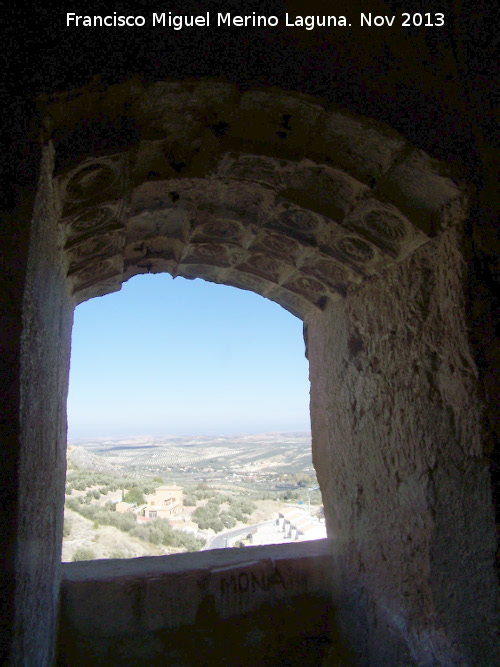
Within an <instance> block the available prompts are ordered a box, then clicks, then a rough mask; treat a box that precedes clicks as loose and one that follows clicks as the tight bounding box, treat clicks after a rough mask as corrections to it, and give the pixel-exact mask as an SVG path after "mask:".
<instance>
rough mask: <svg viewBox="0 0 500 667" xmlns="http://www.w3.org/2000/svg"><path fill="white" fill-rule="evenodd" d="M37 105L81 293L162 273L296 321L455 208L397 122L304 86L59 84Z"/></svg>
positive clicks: (438, 172) (442, 224)
mask: <svg viewBox="0 0 500 667" xmlns="http://www.w3.org/2000/svg"><path fill="white" fill-rule="evenodd" d="M42 113H43V124H44V127H45V131H46V133H47V135H48V137H51V138H52V139H53V142H54V145H55V151H56V175H55V177H56V179H57V192H58V193H59V202H58V205H59V207H60V223H61V230H62V236H63V243H64V246H65V249H66V253H67V258H68V276H69V278H70V279H71V284H72V289H73V292H74V296H75V300H76V302H77V303H79V302H81V301H84V300H86V299H88V298H91V297H93V296H97V295H102V294H106V293H108V292H111V291H114V290H117V289H119V288H120V286H121V283H122V282H123V281H124V280H127V279H128V278H130V277H132V276H134V275H136V274H139V273H148V272H150V273H158V272H168V273H170V274H171V275H173V276H174V277H175V276H178V275H180V276H184V277H185V278H196V277H200V278H204V279H206V280H209V281H213V282H217V283H224V284H226V285H233V286H236V287H240V288H243V289H249V290H252V291H254V292H257V293H259V294H262V295H263V296H265V297H267V298H269V299H272V300H273V301H276V302H277V303H279V304H281V305H282V306H283V307H284V308H286V309H287V310H289V311H290V312H292V313H293V314H295V315H297V316H299V317H301V318H304V317H305V316H306V315H307V313H308V312H310V311H311V310H312V309H322V308H324V307H325V304H326V303H327V301H328V300H329V299H330V300H338V299H342V298H344V297H345V296H346V294H347V293H348V291H349V290H350V289H352V288H353V287H356V286H357V285H359V284H360V283H362V282H363V280H365V279H366V278H369V277H370V276H373V275H375V274H379V273H380V272H382V271H383V270H384V269H385V268H386V267H388V266H390V265H392V264H394V263H395V262H398V261H401V260H402V259H403V258H405V257H407V256H408V255H409V254H410V253H411V252H413V251H414V250H415V249H416V248H418V247H420V246H421V245H422V244H424V243H426V242H427V241H428V240H429V238H431V237H432V236H435V235H436V234H438V233H439V232H440V231H441V230H443V229H444V228H446V226H447V225H448V224H449V220H451V219H452V218H453V219H456V216H457V206H458V207H459V208H458V210H460V207H461V205H462V203H461V200H462V197H461V193H460V191H459V190H458V188H457V187H456V186H455V185H454V184H453V182H452V181H451V180H449V179H448V178H447V177H446V175H445V174H444V173H443V171H442V168H441V166H440V164H439V163H438V162H437V161H436V160H433V159H431V158H430V157H429V156H428V155H427V154H426V153H424V152H423V151H421V150H420V149H417V148H415V147H413V146H411V145H410V144H408V143H407V142H406V141H405V140H404V138H403V137H402V136H401V135H399V134H398V133H397V132H395V131H394V130H392V129H391V128H389V127H388V126H384V125H383V124H380V123H376V122H374V121H372V120H369V119H366V118H364V117H362V116H356V115H353V114H351V113H348V112H346V111H345V110H342V109H340V110H339V109H334V108H331V107H328V108H327V107H326V106H325V104H324V103H323V102H322V101H319V100H317V99H316V98H312V97H309V96H306V95H302V94H298V93H285V92H283V91H279V90H276V89H257V90H250V91H246V92H244V93H241V92H239V91H238V89H237V88H236V87H235V86H232V85H230V84H226V83H220V82H217V81H211V80H200V81H194V82H183V83H180V82H172V81H169V82H158V83H155V84H150V85H147V86H146V85H144V84H142V83H140V82H138V81H136V80H132V81H129V82H127V83H125V84H120V85H117V86H112V87H110V88H107V89H102V90H99V89H95V88H94V89H92V88H90V89H83V90H80V91H73V92H71V93H66V94H62V95H58V96H57V97H55V98H52V99H51V100H50V102H49V103H48V104H46V105H45V108H44V109H43V112H42ZM76 149H78V150H76ZM75 153H76V154H78V155H79V157H78V158H75V157H74V155H75ZM66 155H68V156H69V155H71V158H68V159H66V157H65V156H66Z"/></svg>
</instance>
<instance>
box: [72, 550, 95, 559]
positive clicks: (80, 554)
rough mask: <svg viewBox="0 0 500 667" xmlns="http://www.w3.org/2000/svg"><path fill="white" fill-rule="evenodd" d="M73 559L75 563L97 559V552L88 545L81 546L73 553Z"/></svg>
mask: <svg viewBox="0 0 500 667" xmlns="http://www.w3.org/2000/svg"><path fill="white" fill-rule="evenodd" d="M72 560H73V562H74V563H76V562H77V561H81V560H95V553H94V552H93V551H92V549H88V548H87V547H79V548H78V549H77V550H76V551H75V553H74V554H73V558H72Z"/></svg>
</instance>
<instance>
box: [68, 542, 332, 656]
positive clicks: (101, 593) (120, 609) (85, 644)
mask: <svg viewBox="0 0 500 667" xmlns="http://www.w3.org/2000/svg"><path fill="white" fill-rule="evenodd" d="M331 590H332V555H331V545H330V544H329V543H328V541H327V540H318V541H315V542H309V543H302V544H299V543H297V544H290V545H287V546H280V547H276V546H271V547H249V548H245V549H220V550H215V551H207V552H202V553H198V554H182V555H181V556H167V557H160V558H136V559H133V560H128V561H93V562H87V563H68V564H65V565H63V581H62V600H61V628H60V644H59V660H60V661H62V662H63V664H65V665H67V666H68V667H69V666H70V665H76V664H90V663H91V662H92V661H95V660H97V661H98V663H101V662H103V661H105V660H107V661H108V663H107V664H110V665H114V664H118V662H119V657H118V656H117V655H115V650H116V647H117V646H119V645H120V643H122V642H126V643H127V652H128V654H129V656H130V655H131V654H132V655H134V654H135V655H137V656H139V655H142V656H144V655H146V656H148V658H149V659H150V660H161V661H162V662H165V661H167V662H169V661H170V660H172V659H173V655H172V653H173V652H174V651H175V650H176V648H177V650H179V648H180V647H179V646H177V647H176V646H175V641H174V642H172V638H173V639H174V640H178V639H179V637H178V636H177V635H176V633H178V632H179V631H184V632H186V633H188V634H189V633H191V635H192V641H191V642H188V644H189V646H190V647H191V648H193V649H194V650H195V652H196V651H198V650H201V647H202V646H203V643H204V642H206V641H207V640H208V639H209V638H210V637H211V636H212V637H213V636H214V634H215V633H216V632H217V627H218V626H219V625H220V624H221V623H222V624H223V622H224V621H232V623H234V624H236V625H239V624H240V623H241V625H242V626H243V627H245V626H246V625H247V622H246V621H245V618H246V617H248V616H249V615H250V616H252V615H255V614H258V613H259V612H261V611H262V609H263V608H265V607H266V605H267V606H269V607H270V608H272V610H273V611H272V613H273V615H274V616H275V617H276V621H278V619H280V621H281V623H284V624H287V625H289V627H288V629H286V625H284V626H283V632H284V634H285V635H286V637H287V640H288V641H290V640H291V639H293V636H294V632H296V629H295V627H294V623H293V621H292V623H290V621H291V618H293V616H297V615H298V616H299V617H300V622H299V623H298V624H297V625H298V626H300V632H301V634H302V637H306V636H308V635H313V636H314V634H315V633H318V634H319V633H321V634H323V635H324V636H325V639H326V640H327V641H329V638H330V631H329V627H328V626H329V620H328V617H329V616H330V614H331ZM304 596H307V597H309V599H310V600H311V601H313V600H314V601H315V604H316V609H315V612H316V613H317V611H318V610H320V611H321V613H322V614H323V618H321V619H318V618H317V617H316V616H315V615H310V612H309V610H308V609H306V608H304V607H303V605H302V604H301V600H302V598H303V597H304ZM301 607H302V609H301ZM208 615H209V618H208ZM252 618H253V616H252ZM318 620H319V621H320V622H319V624H318ZM207 621H208V623H209V625H208V626H207V625H205V624H206V623H207ZM252 625H253V629H251V628H246V629H245V633H243V636H242V637H241V640H240V639H238V641H241V646H240V650H241V651H245V645H247V647H248V644H251V645H253V648H255V649H259V650H260V651H263V650H266V649H267V650H268V649H269V648H270V647H269V646H268V644H269V641H270V642H271V643H274V644H276V645H277V647H278V646H279V645H280V644H281V642H282V640H281V639H280V637H279V633H278V634H276V633H275V632H274V630H275V629H274V628H272V629H271V628H269V627H268V628H267V630H265V631H264V632H262V631H259V632H257V631H256V630H257V628H256V624H255V621H253V623H252ZM270 630H271V632H270ZM169 633H170V635H171V637H170V636H169ZM193 641H196V642H198V643H199V644H198V646H196V645H195V646H193V645H192V644H193ZM191 648H189V647H185V648H184V649H183V650H184V651H190V650H191ZM282 650H283V649H282ZM205 658H206V657H205ZM189 664H191V663H189Z"/></svg>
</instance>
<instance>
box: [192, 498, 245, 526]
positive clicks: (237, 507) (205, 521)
mask: <svg viewBox="0 0 500 667" xmlns="http://www.w3.org/2000/svg"><path fill="white" fill-rule="evenodd" d="M209 491H211V492H212V495H211V497H210V500H209V501H208V503H207V504H206V505H204V506H202V507H198V508H197V509H196V510H195V511H194V513H193V521H196V523H197V524H198V526H199V527H200V528H201V530H205V529H209V528H211V529H212V530H214V531H215V532H216V533H220V532H221V531H222V530H224V528H233V527H234V526H235V525H236V523H237V522H238V521H242V522H244V523H247V522H248V517H249V515H250V514H252V512H253V511H254V510H255V504H254V503H253V502H252V501H251V500H248V499H247V498H235V497H234V496H229V495H222V494H220V493H217V492H216V491H213V490H211V489H203V492H204V493H208V492H209ZM196 493H197V492H194V497H196ZM193 504H194V503H193ZM221 505H229V507H228V508H224V509H221Z"/></svg>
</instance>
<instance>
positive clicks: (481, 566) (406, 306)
mask: <svg viewBox="0 0 500 667" xmlns="http://www.w3.org/2000/svg"><path fill="white" fill-rule="evenodd" d="M459 248H460V234H459V233H457V231H456V230H455V229H451V230H448V231H447V232H446V233H444V234H443V235H442V236H441V237H440V238H439V239H436V240H435V241H434V242H433V243H432V244H427V245H425V246H423V247H421V248H420V249H419V250H418V251H416V252H415V253H414V254H413V255H411V256H410V257H409V258H407V259H406V260H405V261H404V262H403V263H401V264H399V265H397V266H396V267H394V268H393V269H392V270H391V271H386V272H385V273H384V274H383V276H379V277H376V278H373V279H371V280H370V281H366V282H365V283H363V284H362V285H361V286H360V287H359V288H358V290H357V291H356V292H354V291H352V292H351V293H350V295H349V298H348V299H346V300H344V301H341V302H337V303H334V304H330V306H329V307H328V308H327V309H326V311H325V313H324V314H323V315H321V316H318V315H315V314H314V313H311V315H310V316H309V318H308V320H307V341H308V345H307V346H308V355H309V361H310V379H311V419H312V430H313V459H314V464H315V468H316V471H317V474H318V479H319V480H320V485H321V488H322V490H323V494H324V498H325V503H326V505H327V506H328V509H327V510H326V513H327V522H328V526H329V534H330V535H332V536H333V535H335V537H336V540H337V541H336V553H337V555H338V558H339V561H338V567H339V568H342V567H343V576H344V583H343V586H342V590H343V591H344V594H345V607H346V608H345V612H344V613H341V614H340V615H339V618H343V621H342V622H343V623H345V631H346V632H347V633H348V634H350V635H351V637H352V639H351V641H352V645H353V646H357V648H358V650H359V654H360V655H362V654H363V653H364V652H366V651H368V652H369V653H370V655H371V660H372V661H373V663H374V664H393V663H394V662H396V663H398V664H402V663H404V661H405V660H410V659H411V660H412V661H414V662H415V664H418V665H427V664H429V665H430V664H462V663H464V664H467V663H468V662H469V661H470V663H472V664H490V663H491V664H493V662H494V661H495V657H494V656H495V650H496V648H495V642H494V640H493V638H492V635H491V631H490V628H491V627H492V626H493V624H494V615H495V605H496V592H495V575H494V569H493V563H494V552H495V540H494V535H493V533H492V532H491V530H490V529H489V528H488V526H491V525H492V522H493V516H492V511H491V506H490V504H489V502H488V500H487V499H488V497H489V493H490V492H489V480H488V474H487V468H486V466H485V461H484V459H483V454H482V450H481V442H480V437H479V432H480V429H479V426H478V425H479V423H480V416H481V401H480V395H479V394H478V392H477V370H476V367H475V364H474V361H473V359H472V357H471V354H470V351H469V348H468V343H467V329H466V322H465V313H464V310H463V307H462V304H463V287H462V284H463V283H462V281H463V274H462V270H463V269H462V259H461V255H460V250H459ZM327 369H328V370H327ZM332 369H335V372H334V373H333V374H332V373H331V370H332ZM326 443H328V445H327V444H326ZM459 471H462V472H459ZM463 471H467V472H466V473H465V477H464V478H463V480H462V483H457V482H458V477H460V476H461V474H462V473H463ZM472 487H474V488H475V489H476V494H475V496H474V498H472V497H471V496H470V489H471V488H472ZM488 563H489V565H488ZM349 609H350V610H351V611H349ZM355 609H356V610H357V611H354V610H355ZM361 609H363V610H364V611H363V614H364V615H365V616H364V620H363V616H362V615H360V610H361ZM480 609H481V610H482V611H480ZM353 616H357V618H358V621H357V623H355V624H353ZM363 636H364V639H363ZM388 636H391V637H392V638H393V639H392V640H391V642H390V643H387V637H388ZM364 642H366V644H364ZM398 646H399V647H398ZM395 655H396V656H398V658H397V659H395V658H394V656H395Z"/></svg>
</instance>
